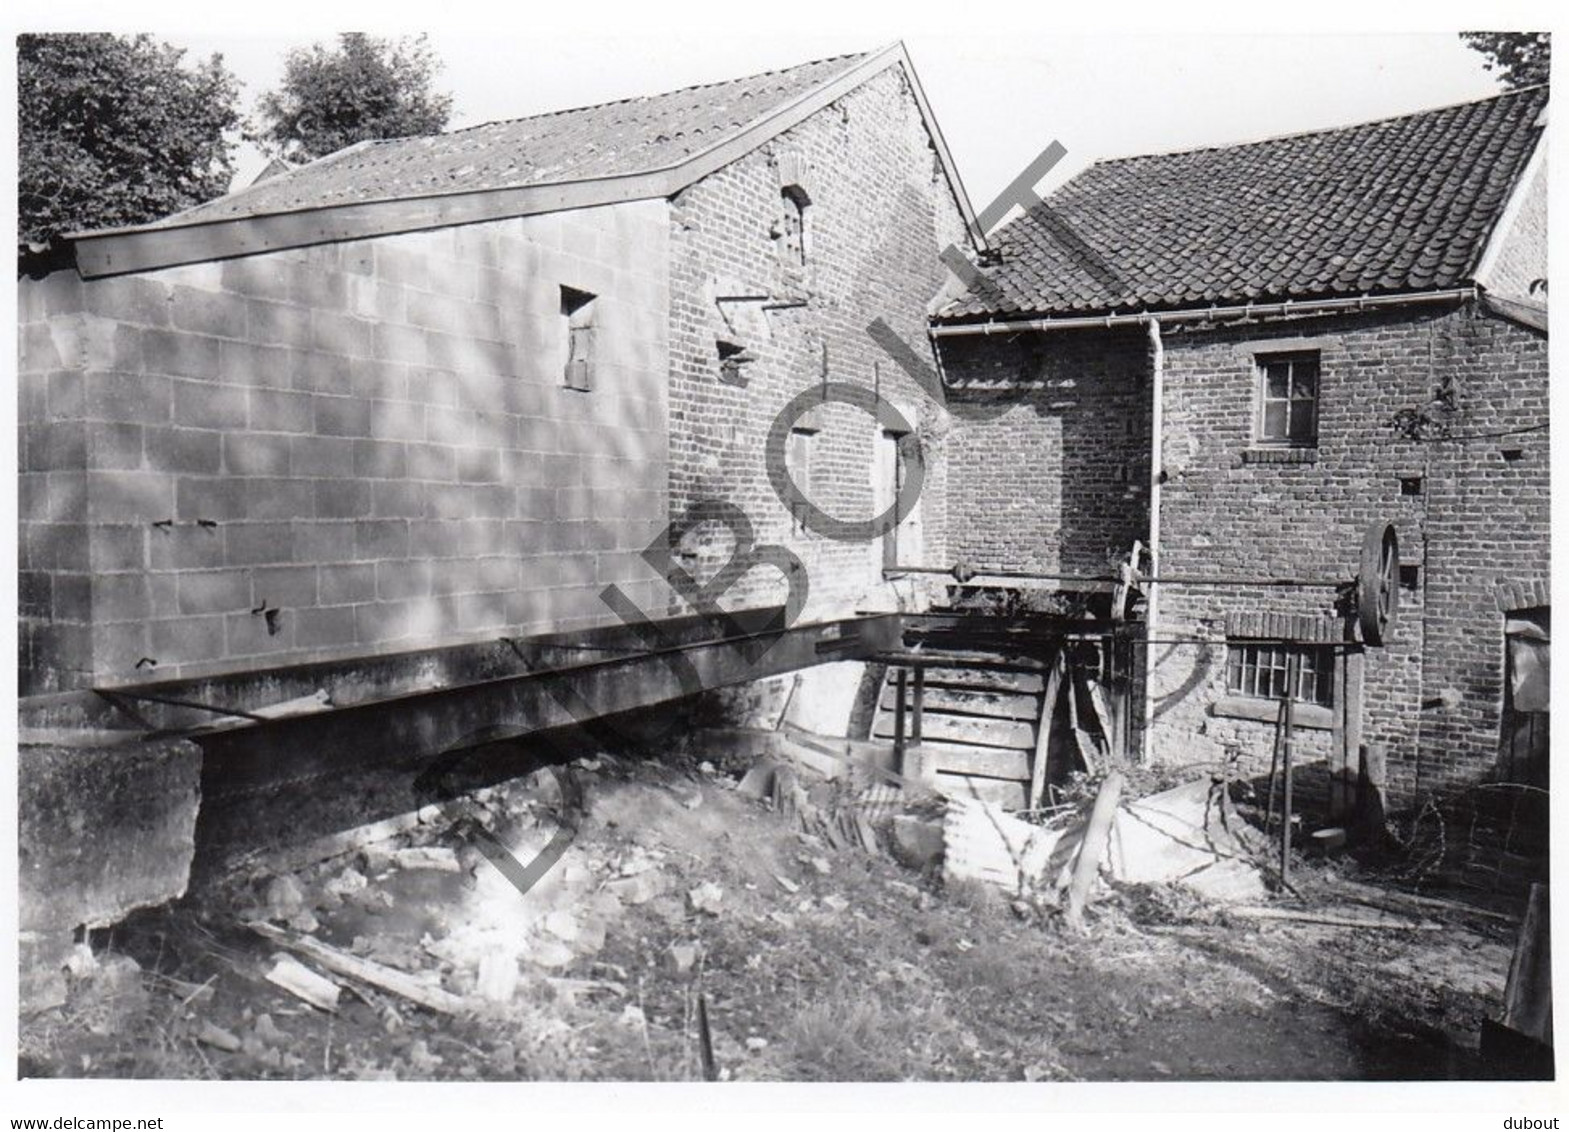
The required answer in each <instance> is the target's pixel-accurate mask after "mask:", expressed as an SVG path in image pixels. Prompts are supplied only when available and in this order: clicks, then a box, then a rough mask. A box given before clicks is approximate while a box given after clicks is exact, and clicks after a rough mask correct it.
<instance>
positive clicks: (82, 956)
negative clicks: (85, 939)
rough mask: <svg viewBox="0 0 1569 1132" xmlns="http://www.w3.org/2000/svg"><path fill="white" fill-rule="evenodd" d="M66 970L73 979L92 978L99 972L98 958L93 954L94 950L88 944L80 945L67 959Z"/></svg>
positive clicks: (72, 949)
mask: <svg viewBox="0 0 1569 1132" xmlns="http://www.w3.org/2000/svg"><path fill="white" fill-rule="evenodd" d="M65 969H66V970H67V971H68V972H70V975H71V977H72V978H73V979H86V978H91V977H92V976H93V975H94V974H96V973H97V971H98V956H96V955H94V954H93V949H92V948H91V947H89V946H88V945H87V944H85V943H78V944H76V945H75V946H73V947H72V948H71V953H70V955H68V956H67V957H66V960H65Z"/></svg>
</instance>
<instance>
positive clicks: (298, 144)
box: [247, 32, 452, 161]
mask: <svg viewBox="0 0 1569 1132" xmlns="http://www.w3.org/2000/svg"><path fill="white" fill-rule="evenodd" d="M440 69H441V64H440V62H439V61H437V59H436V57H435V56H434V55H433V54H432V53H431V50H430V46H429V44H428V43H427V42H426V39H425V37H424V36H423V35H422V36H419V37H418V38H416V39H413V40H406V39H405V40H395V41H394V40H385V39H375V38H373V37H371V36H368V35H365V34H364V33H362V32H348V33H345V34H343V35H340V36H339V37H338V46H337V48H336V50H331V51H329V50H328V49H327V48H325V47H324V46H322V45H321V44H319V43H317V44H313V45H312V46H311V47H309V48H295V49H294V50H292V51H290V52H289V54H288V56H287V57H286V58H285V60H284V65H283V82H282V84H281V85H280V86H279V88H278V89H277V90H272V91H268V92H267V93H266V94H264V95H262V97H261V99H260V101H259V102H258V103H257V107H256V112H257V116H258V118H259V119H260V122H259V124H257V125H253V126H252V128H251V131H250V132H249V133H248V134H247V137H249V138H250V140H251V141H254V142H255V143H256V144H257V145H259V146H260V147H261V148H262V149H263V150H264V151H265V152H267V153H268V154H271V155H274V156H280V157H283V158H286V159H287V160H290V161H310V160H313V159H315V158H318V157H322V156H325V155H326V154H329V153H333V152H335V151H336V150H340V149H342V148H343V147H344V146H349V145H353V144H354V143H356V142H361V141H366V140H368V139H373V138H401V137H411V136H416V135H422V134H438V133H440V132H441V131H442V130H443V129H445V128H446V125H447V119H448V117H449V116H450V115H451V113H452V96H451V95H450V94H437V93H436V92H435V91H434V90H433V89H432V88H431V83H432V81H433V80H434V78H435V76H436V72H437V71H439V70H440Z"/></svg>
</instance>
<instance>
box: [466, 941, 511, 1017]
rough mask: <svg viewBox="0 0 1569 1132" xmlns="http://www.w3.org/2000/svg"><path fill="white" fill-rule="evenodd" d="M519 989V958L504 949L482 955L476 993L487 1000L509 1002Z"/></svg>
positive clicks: (498, 1002) (475, 988)
mask: <svg viewBox="0 0 1569 1132" xmlns="http://www.w3.org/2000/svg"><path fill="white" fill-rule="evenodd" d="M517 989H518V958H517V956H516V955H510V954H508V953H506V952H504V951H490V952H487V953H486V954H484V955H482V956H480V960H479V972H478V977H477V979H476V983H475V987H474V990H475V993H477V994H478V995H479V997H480V998H482V999H484V1000H485V1001H486V1002H493V1003H497V1004H500V1003H507V1002H511V1001H512V996H513V995H514V994H516V993H517Z"/></svg>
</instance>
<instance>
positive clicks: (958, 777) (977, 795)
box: [936, 774, 1028, 810]
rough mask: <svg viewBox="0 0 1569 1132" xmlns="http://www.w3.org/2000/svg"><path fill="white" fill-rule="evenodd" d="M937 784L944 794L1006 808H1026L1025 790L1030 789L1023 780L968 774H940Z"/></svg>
mask: <svg viewBox="0 0 1569 1132" xmlns="http://www.w3.org/2000/svg"><path fill="white" fill-rule="evenodd" d="M936 786H937V789H938V790H940V791H942V793H944V794H948V795H952V796H954V797H958V798H974V799H976V800H977V801H981V802H990V803H991V804H992V805H994V806H1001V807H1002V808H1003V809H1005V810H1022V809H1024V799H1025V791H1026V790H1027V789H1028V786H1027V785H1026V784H1025V783H1023V782H1009V781H1007V780H1005V779H1001V778H980V777H977V776H975V775H967V774H939V775H937V780H936Z"/></svg>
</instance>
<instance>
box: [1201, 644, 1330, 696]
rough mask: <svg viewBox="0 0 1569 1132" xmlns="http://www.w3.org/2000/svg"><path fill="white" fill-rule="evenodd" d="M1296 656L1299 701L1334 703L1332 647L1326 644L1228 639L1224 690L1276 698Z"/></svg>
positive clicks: (1284, 691)
mask: <svg viewBox="0 0 1569 1132" xmlns="http://www.w3.org/2000/svg"><path fill="white" fill-rule="evenodd" d="M1293 654H1295V656H1296V657H1297V688H1296V698H1297V700H1298V702H1300V703H1306V704H1317V705H1319V706H1320V707H1333V706H1334V704H1335V650H1334V649H1333V648H1332V647H1330V646H1327V645H1288V644H1277V643H1264V642H1254V641H1228V642H1227V647H1226V690H1227V691H1228V692H1230V693H1231V694H1232V695H1235V696H1248V697H1251V698H1254V699H1260V700H1278V699H1281V698H1282V697H1283V696H1285V694H1286V686H1287V681H1288V678H1289V673H1290V668H1291V658H1292V656H1293Z"/></svg>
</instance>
